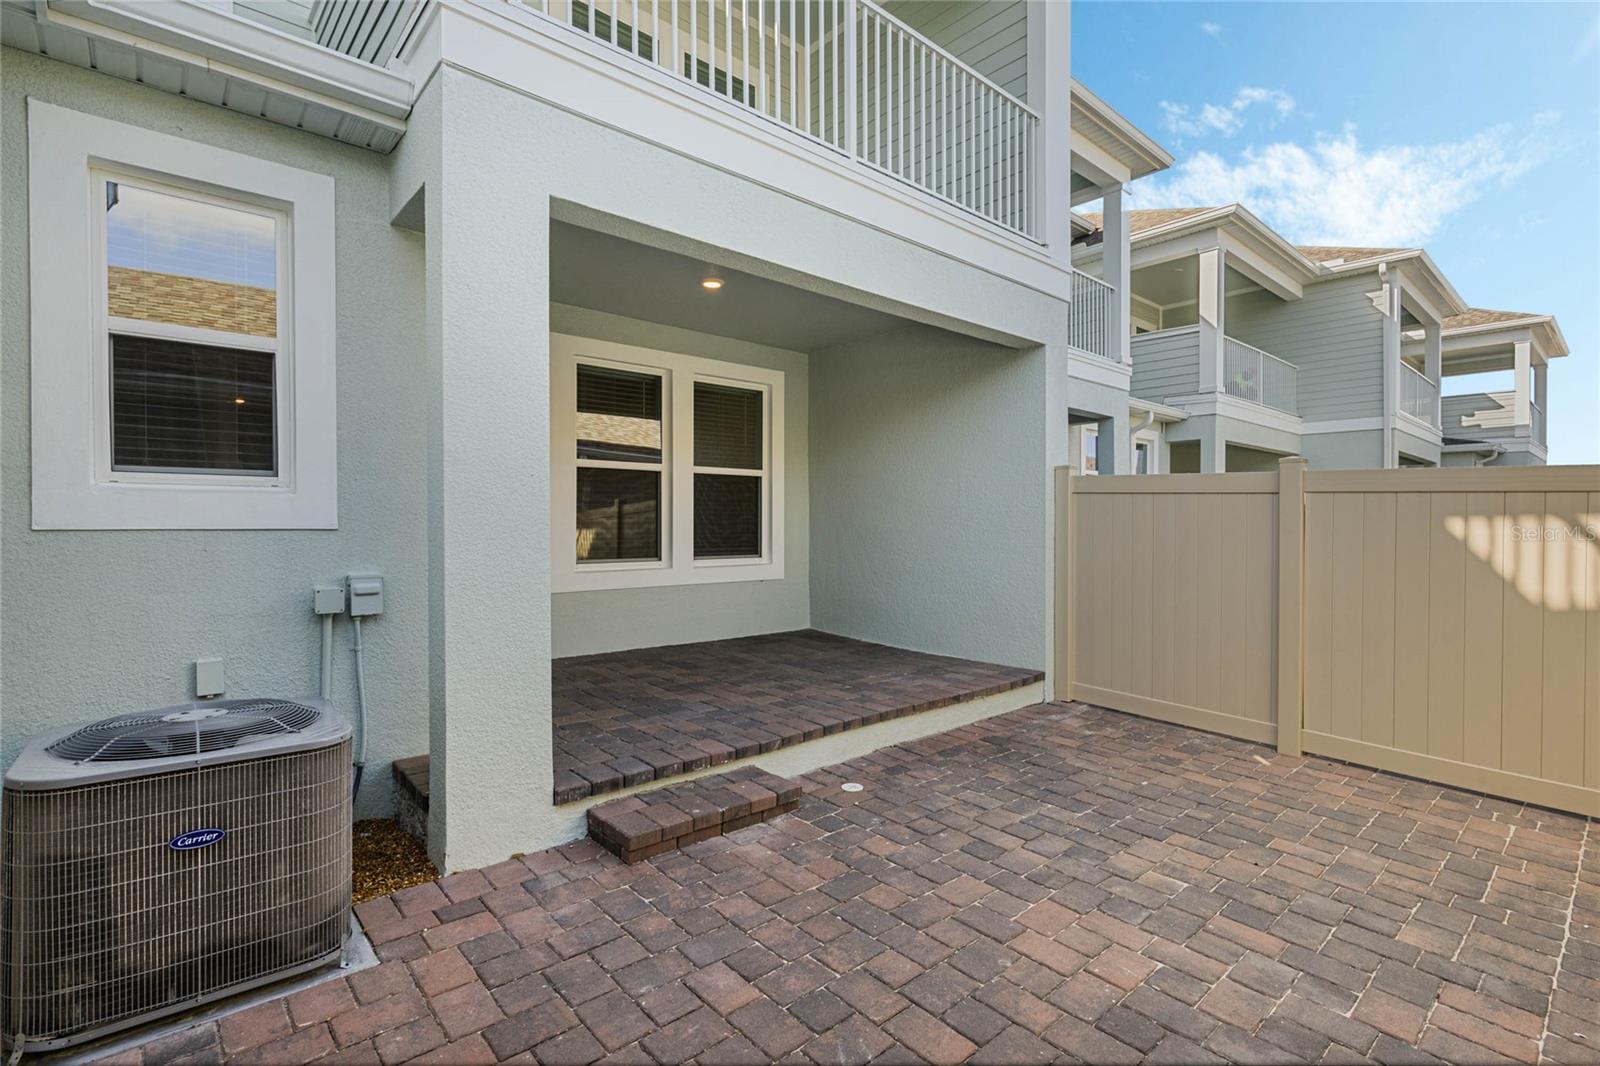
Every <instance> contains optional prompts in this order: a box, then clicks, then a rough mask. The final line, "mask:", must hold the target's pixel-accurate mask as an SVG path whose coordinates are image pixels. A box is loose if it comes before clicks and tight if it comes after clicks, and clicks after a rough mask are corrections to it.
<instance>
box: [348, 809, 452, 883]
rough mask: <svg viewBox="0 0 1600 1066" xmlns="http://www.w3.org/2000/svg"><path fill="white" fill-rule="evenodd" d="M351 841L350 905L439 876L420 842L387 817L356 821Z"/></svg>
mask: <svg viewBox="0 0 1600 1066" xmlns="http://www.w3.org/2000/svg"><path fill="white" fill-rule="evenodd" d="M350 840H351V857H350V866H351V872H352V878H351V881H352V884H351V892H350V902H351V903H352V904H355V903H365V902H366V901H367V900H369V899H377V898H378V897H379V896H387V895H388V894H389V893H391V892H398V891H399V890H400V889H402V888H410V887H411V886H412V885H420V884H425V883H426V882H428V881H432V880H435V879H436V878H438V876H439V871H438V870H436V869H434V867H433V863H431V862H429V861H428V853H427V851H426V850H424V849H423V847H422V845H421V844H419V843H417V841H416V839H415V838H413V837H412V836H411V835H410V834H409V833H407V832H406V831H405V830H403V829H401V828H400V827H399V826H398V825H396V824H395V823H394V822H393V821H391V820H389V819H387V818H372V819H368V820H366V821H361V822H357V823H355V825H353V826H352V827H351V832H350Z"/></svg>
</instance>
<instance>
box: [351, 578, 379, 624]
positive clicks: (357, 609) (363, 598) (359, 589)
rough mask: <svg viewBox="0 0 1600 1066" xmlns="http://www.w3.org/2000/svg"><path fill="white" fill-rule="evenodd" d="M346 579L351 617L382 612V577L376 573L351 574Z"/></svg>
mask: <svg viewBox="0 0 1600 1066" xmlns="http://www.w3.org/2000/svg"><path fill="white" fill-rule="evenodd" d="M347 580H348V586H349V589H350V616H351V617H352V618H364V617H367V616H369V615H374V614H382V613H383V578H381V577H379V576H378V575H377V574H351V575H350V577H349V578H348V579H347Z"/></svg>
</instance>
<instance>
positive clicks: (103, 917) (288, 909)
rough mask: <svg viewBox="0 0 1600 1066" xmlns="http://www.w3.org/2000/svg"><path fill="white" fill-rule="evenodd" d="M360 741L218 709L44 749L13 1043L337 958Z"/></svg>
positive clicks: (10, 991)
mask: <svg viewBox="0 0 1600 1066" xmlns="http://www.w3.org/2000/svg"><path fill="white" fill-rule="evenodd" d="M350 802H351V794H350V727H349V726H348V725H346V724H345V723H344V722H342V721H341V720H340V719H339V718H338V717H336V716H335V715H334V714H333V713H332V712H331V708H330V707H329V706H328V705H327V704H326V703H324V702H322V701H320V700H295V701H290V700H269V699H250V700H218V701H214V702H208V703H191V704H183V705H180V706H176V707H165V708H161V709H159V710H151V711H140V712H137V713H134V714H125V715H119V716H117V717H114V718H107V719H104V720H102V721H99V722H94V723H91V724H89V725H84V726H79V727H76V728H69V729H63V730H59V731H56V732H54V733H50V734H46V735H44V736H41V737H39V738H37V739H35V740H34V741H33V742H32V743H30V744H29V745H28V746H27V747H26V748H25V749H24V750H23V752H22V754H21V755H20V756H19V757H18V758H17V761H16V762H15V763H14V764H12V767H11V769H10V770H9V771H7V773H6V776H5V797H4V811H3V835H4V840H3V843H4V858H3V862H4V880H3V900H0V906H3V912H0V967H3V969H0V994H3V999H0V1023H3V1027H0V1034H3V1035H4V1038H5V1040H4V1042H5V1044H6V1046H7V1048H8V1049H14V1048H16V1047H17V1046H19V1045H20V1046H21V1048H22V1049H23V1050H26V1051H33V1050H42V1049H47V1048H58V1047H65V1046H69V1045H72V1044H77V1043H80V1042H82V1041H85V1040H89V1039H92V1038H94V1037H97V1036H101V1035H103V1034H105V1033H107V1032H111V1031H113V1030H116V1029H121V1028H125V1027H128V1026H132V1025H136V1024H139V1023H141V1022H144V1021H148V1020H150V1019H152V1018H155V1017H158V1016H160V1015H163V1014H170V1013H174V1012H177V1011H183V1010H189V1009H192V1008H193V1007H195V1006H197V1005H199V1004H202V1003H205V1002H207V1001H210V1000H214V999H217V998H220V997H223V996H227V995H231V994H234V993H237V992H239V991H242V990H244V989H247V988H251V987H254V986H257V985H261V984H266V983H268V982H271V981H275V980H278V979H280V978H283V977H285V976H288V975H290V974H294V973H299V972H302V971H305V970H310V969H314V968H316V967H318V966H322V965H326V964H327V963H329V962H333V961H337V960H338V959H339V958H340V956H341V953H342V951H343V948H344V941H345V937H346V935H347V934H348V931H349V925H350Z"/></svg>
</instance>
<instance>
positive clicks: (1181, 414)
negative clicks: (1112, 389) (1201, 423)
mask: <svg viewBox="0 0 1600 1066" xmlns="http://www.w3.org/2000/svg"><path fill="white" fill-rule="evenodd" d="M1128 410H1130V411H1138V412H1139V413H1141V414H1148V415H1153V416H1154V421H1156V422H1182V421H1183V420H1184V419H1186V418H1188V417H1189V412H1188V411H1185V410H1184V409H1183V408H1181V407H1173V406H1172V405H1171V404H1165V403H1157V402H1156V401H1154V400H1141V399H1140V398H1139V397H1137V396H1129V397H1128Z"/></svg>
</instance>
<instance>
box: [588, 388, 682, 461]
mask: <svg viewBox="0 0 1600 1066" xmlns="http://www.w3.org/2000/svg"><path fill="white" fill-rule="evenodd" d="M577 431H578V458H579V459H612V460H619V461H624V462H626V461H630V460H633V461H643V462H659V461H660V459H661V379H660V378H659V377H657V376H656V375H655V374H634V373H630V372H629V371H626V370H612V369H611V368H609V367H603V366H586V365H584V364H582V363H579V364H578V421H577Z"/></svg>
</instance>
